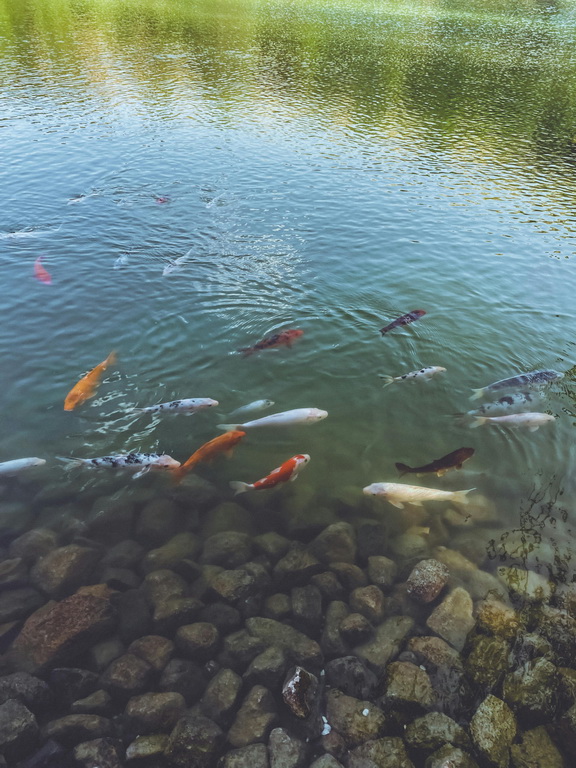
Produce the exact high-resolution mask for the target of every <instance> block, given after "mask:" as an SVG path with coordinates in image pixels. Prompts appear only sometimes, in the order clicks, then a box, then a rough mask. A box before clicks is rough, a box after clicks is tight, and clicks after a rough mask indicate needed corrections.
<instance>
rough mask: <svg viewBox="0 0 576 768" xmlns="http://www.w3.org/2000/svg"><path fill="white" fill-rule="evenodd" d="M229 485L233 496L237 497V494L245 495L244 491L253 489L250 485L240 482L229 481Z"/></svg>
mask: <svg viewBox="0 0 576 768" xmlns="http://www.w3.org/2000/svg"><path fill="white" fill-rule="evenodd" d="M229 485H230V488H232V490H233V491H234V496H237V495H238V494H239V493H246V491H249V490H250V489H251V488H253V487H254V486H253V485H251V484H250V483H243V482H242V481H241V480H231V481H230V483H229Z"/></svg>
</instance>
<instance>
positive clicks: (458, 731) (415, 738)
mask: <svg viewBox="0 0 576 768" xmlns="http://www.w3.org/2000/svg"><path fill="white" fill-rule="evenodd" d="M404 738H405V739H406V743H407V744H408V746H410V747H412V748H413V749H420V750H427V751H432V750H437V749H440V747H442V746H443V745H444V744H446V743H449V744H453V745H454V746H456V747H465V748H469V747H470V746H471V744H470V739H469V738H468V736H467V734H466V731H465V730H464V728H462V727H461V726H460V725H458V723H457V722H456V721H455V720H452V718H451V717H448V716H447V715H444V714H442V713H441V712H429V713H428V714H427V715H424V716H423V717H419V718H417V719H416V720H414V721H413V722H412V723H410V725H408V727H407V728H406V732H405V734H404Z"/></svg>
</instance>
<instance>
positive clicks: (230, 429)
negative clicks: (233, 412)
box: [216, 424, 242, 432]
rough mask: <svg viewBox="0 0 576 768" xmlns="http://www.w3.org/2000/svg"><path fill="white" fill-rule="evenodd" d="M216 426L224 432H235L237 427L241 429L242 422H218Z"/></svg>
mask: <svg viewBox="0 0 576 768" xmlns="http://www.w3.org/2000/svg"><path fill="white" fill-rule="evenodd" d="M216 426H217V427H218V429H221V430H222V431H223V432H233V431H234V430H236V429H240V427H241V426H242V424H216Z"/></svg>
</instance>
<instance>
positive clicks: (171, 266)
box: [162, 251, 190, 277]
mask: <svg viewBox="0 0 576 768" xmlns="http://www.w3.org/2000/svg"><path fill="white" fill-rule="evenodd" d="M189 253H190V251H188V253H185V254H184V255H183V256H178V258H177V259H171V260H170V261H169V262H168V264H166V266H165V267H164V269H163V270H162V276H163V277H166V275H171V274H172V272H179V271H180V270H181V269H182V267H183V266H184V264H185V263H186V262H187V261H188V255H189Z"/></svg>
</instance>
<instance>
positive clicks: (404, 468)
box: [394, 461, 412, 477]
mask: <svg viewBox="0 0 576 768" xmlns="http://www.w3.org/2000/svg"><path fill="white" fill-rule="evenodd" d="M394 466H395V467H396V469H397V470H398V472H400V477H402V475H405V474H406V472H410V470H411V469H412V467H409V466H408V464H402V462H400V461H397V462H396V464H395V465H394Z"/></svg>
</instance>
